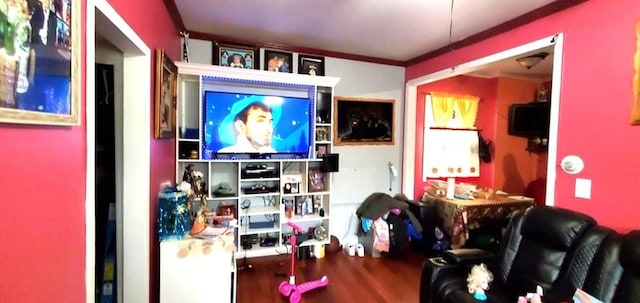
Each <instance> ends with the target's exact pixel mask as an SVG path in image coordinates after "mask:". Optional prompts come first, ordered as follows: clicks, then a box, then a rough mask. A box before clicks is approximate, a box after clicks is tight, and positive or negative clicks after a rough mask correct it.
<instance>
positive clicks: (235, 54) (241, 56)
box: [213, 42, 260, 69]
mask: <svg viewBox="0 0 640 303" xmlns="http://www.w3.org/2000/svg"><path fill="white" fill-rule="evenodd" d="M259 62H260V52H259V51H258V48H257V47H255V46H250V45H239V44H231V43H224V42H215V43H214V45H213V64H214V65H220V66H228V67H235V68H246V69H259V64H256V63H259Z"/></svg>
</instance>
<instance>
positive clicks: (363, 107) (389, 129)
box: [333, 97, 395, 145]
mask: <svg viewBox="0 0 640 303" xmlns="http://www.w3.org/2000/svg"><path fill="white" fill-rule="evenodd" d="M394 103H395V100H393V99H375V98H355V97H335V98H334V109H335V112H334V119H335V121H334V123H335V125H336V127H334V132H333V133H334V135H333V143H334V144H335V145H393V142H394V140H393V139H394V138H393V132H394V121H393V106H394Z"/></svg>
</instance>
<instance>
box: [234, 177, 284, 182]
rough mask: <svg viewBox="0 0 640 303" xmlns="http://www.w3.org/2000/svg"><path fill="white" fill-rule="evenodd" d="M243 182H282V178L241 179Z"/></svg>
mask: <svg viewBox="0 0 640 303" xmlns="http://www.w3.org/2000/svg"><path fill="white" fill-rule="evenodd" d="M240 181H242V182H267V181H280V177H270V178H242V179H240Z"/></svg>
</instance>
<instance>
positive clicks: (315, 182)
mask: <svg viewBox="0 0 640 303" xmlns="http://www.w3.org/2000/svg"><path fill="white" fill-rule="evenodd" d="M324 190H325V187H324V174H323V173H322V170H321V169H320V168H319V167H314V168H310V169H309V192H318V191H324Z"/></svg>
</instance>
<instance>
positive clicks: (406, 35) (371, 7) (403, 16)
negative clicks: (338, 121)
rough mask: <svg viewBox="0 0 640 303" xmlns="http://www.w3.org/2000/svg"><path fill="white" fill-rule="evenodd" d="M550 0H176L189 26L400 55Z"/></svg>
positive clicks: (240, 36) (265, 40)
mask: <svg viewBox="0 0 640 303" xmlns="http://www.w3.org/2000/svg"><path fill="white" fill-rule="evenodd" d="M554 1H555V0H526V1H525V0H396V1H384V0H271V1H265V0H243V1H238V0H216V1H211V0H189V1H184V0H175V4H176V7H177V8H178V11H179V14H180V16H181V18H182V21H183V23H184V26H185V27H186V29H187V30H188V31H191V32H198V33H205V34H211V35H215V36H223V37H232V38H233V39H235V40H240V41H249V42H253V43H256V44H267V45H284V46H293V47H298V48H307V49H315V50H322V51H328V52H339V53H345V54H352V55H358V56H366V57H372V58H380V59H386V60H395V61H398V62H404V61H408V60H410V59H414V58H416V57H419V56H420V55H424V54H426V53H429V52H431V51H434V50H437V49H440V48H442V47H446V46H448V45H450V44H451V43H454V42H456V41H460V40H463V39H465V38H468V37H470V36H472V35H474V34H478V33H481V32H483V31H485V30H488V29H490V28H492V27H494V26H497V25H500V24H503V23H505V22H507V21H509V20H512V19H514V18H516V17H519V16H521V15H523V14H526V13H529V12H531V11H533V10H535V9H538V8H540V7H543V6H545V5H548V4H550V3H552V2H554ZM558 1H565V0H558ZM452 7H453V8H452ZM551 59H552V56H550V57H549V58H547V60H545V61H546V62H549V61H552V60H551ZM512 63H513V62H512ZM505 64H506V63H505ZM505 66H506V65H505ZM512 69H513V70H512V71H507V73H516V72H518V69H520V70H522V72H524V73H528V74H531V73H532V72H533V71H531V70H530V71H527V70H524V69H523V68H522V67H520V66H519V65H515V66H512ZM536 69H537V70H542V69H543V65H542V64H541V65H540V66H538V67H537V68H536ZM493 73H495V71H494V72H493ZM501 73H503V72H502V71H501ZM548 73H549V74H550V70H549V71H548ZM479 75H480V74H479Z"/></svg>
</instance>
